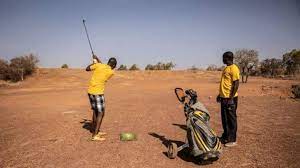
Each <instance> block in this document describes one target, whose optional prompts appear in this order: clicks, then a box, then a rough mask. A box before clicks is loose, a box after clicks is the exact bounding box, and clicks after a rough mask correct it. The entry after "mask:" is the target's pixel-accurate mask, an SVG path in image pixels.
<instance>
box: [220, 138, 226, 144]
mask: <svg viewBox="0 0 300 168" xmlns="http://www.w3.org/2000/svg"><path fill="white" fill-rule="evenodd" d="M219 139H220V141H221V143H222V144H226V143H227V142H228V140H227V139H226V138H224V137H219Z"/></svg>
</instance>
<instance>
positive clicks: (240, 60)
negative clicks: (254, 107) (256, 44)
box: [234, 49, 258, 83]
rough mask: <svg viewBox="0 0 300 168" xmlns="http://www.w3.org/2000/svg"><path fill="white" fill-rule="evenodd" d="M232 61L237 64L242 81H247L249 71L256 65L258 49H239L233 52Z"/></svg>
mask: <svg viewBox="0 0 300 168" xmlns="http://www.w3.org/2000/svg"><path fill="white" fill-rule="evenodd" d="M234 62H235V63H236V64H237V65H238V66H239V68H240V70H241V75H242V82H243V83H247V81H248V76H249V73H251V70H253V69H254V68H256V67H257V65H258V51H256V50H249V49H241V50H238V51H236V52H235V57H234Z"/></svg>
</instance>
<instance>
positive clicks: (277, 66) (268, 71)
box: [260, 58, 284, 77]
mask: <svg viewBox="0 0 300 168" xmlns="http://www.w3.org/2000/svg"><path fill="white" fill-rule="evenodd" d="M260 70H261V74H262V75H263V76H271V77H275V76H278V75H282V74H283V73H284V67H283V63H282V60H281V59H276V58H271V59H265V60H263V61H262V62H261V63H260Z"/></svg>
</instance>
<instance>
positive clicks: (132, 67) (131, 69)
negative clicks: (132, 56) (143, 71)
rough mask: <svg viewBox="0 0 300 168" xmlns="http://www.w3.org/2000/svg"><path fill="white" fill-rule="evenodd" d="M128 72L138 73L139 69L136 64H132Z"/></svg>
mask: <svg viewBox="0 0 300 168" xmlns="http://www.w3.org/2000/svg"><path fill="white" fill-rule="evenodd" d="M129 70H130V71H138V70H140V68H139V67H138V66H137V65H136V64H133V65H132V66H131V67H130V68H129Z"/></svg>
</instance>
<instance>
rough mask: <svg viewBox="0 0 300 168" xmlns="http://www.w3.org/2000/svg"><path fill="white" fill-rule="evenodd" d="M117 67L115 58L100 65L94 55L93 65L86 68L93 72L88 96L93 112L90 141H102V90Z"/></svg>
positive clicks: (103, 110) (103, 109)
mask: <svg viewBox="0 0 300 168" xmlns="http://www.w3.org/2000/svg"><path fill="white" fill-rule="evenodd" d="M116 65H117V60H116V58H113V57H112V58H110V59H109V60H108V63H107V64H102V63H101V61H100V60H99V58H98V57H97V56H96V55H93V63H92V64H91V65H89V66H87V67H86V71H93V74H92V78H91V80H90V82H89V87H88V96H89V100H90V103H91V107H92V110H93V123H92V129H93V131H94V132H93V136H92V139H91V140H94V141H104V140H105V138H104V137H103V135H105V134H106V133H105V132H101V131H100V127H101V123H102V120H103V118H104V113H105V106H104V103H105V99H104V88H105V83H106V81H107V80H109V79H110V78H111V77H112V76H113V74H114V71H113V69H114V68H115V67H116Z"/></svg>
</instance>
